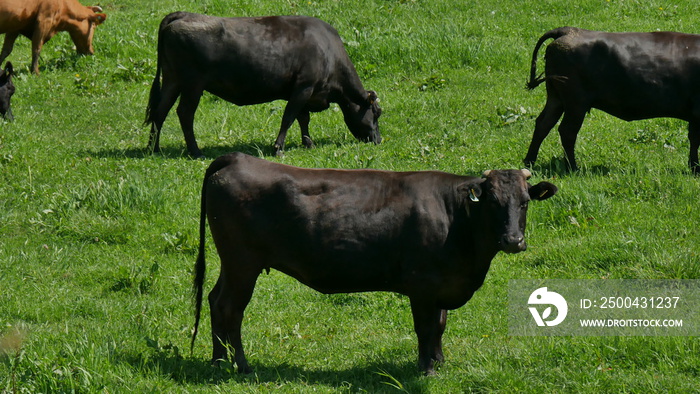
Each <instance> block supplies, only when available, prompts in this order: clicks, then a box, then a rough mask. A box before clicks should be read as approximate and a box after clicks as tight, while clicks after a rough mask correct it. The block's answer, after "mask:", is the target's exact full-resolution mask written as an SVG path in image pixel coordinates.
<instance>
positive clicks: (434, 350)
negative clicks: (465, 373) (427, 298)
mask: <svg viewBox="0 0 700 394" xmlns="http://www.w3.org/2000/svg"><path fill="white" fill-rule="evenodd" d="M411 311H412V312H413V325H414V329H415V331H416V335H417V336H418V367H419V368H420V369H421V371H423V372H424V373H425V374H426V375H435V362H439V363H440V362H443V361H444V358H445V357H444V355H443V353H442V334H443V333H444V332H445V325H446V323H447V311H446V310H444V309H440V308H437V307H435V306H433V305H432V304H426V303H423V302H420V301H415V300H411Z"/></svg>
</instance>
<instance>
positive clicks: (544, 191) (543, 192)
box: [540, 190, 549, 198]
mask: <svg viewBox="0 0 700 394" xmlns="http://www.w3.org/2000/svg"><path fill="white" fill-rule="evenodd" d="M547 193H549V190H543V191H542V193H540V198H542V197H544V196H546V195H547Z"/></svg>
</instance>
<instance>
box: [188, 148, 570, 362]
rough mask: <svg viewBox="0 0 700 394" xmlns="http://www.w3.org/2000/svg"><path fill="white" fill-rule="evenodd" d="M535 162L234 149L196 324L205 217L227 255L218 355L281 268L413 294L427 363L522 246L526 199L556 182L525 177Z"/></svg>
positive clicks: (212, 195) (214, 198) (212, 177)
mask: <svg viewBox="0 0 700 394" xmlns="http://www.w3.org/2000/svg"><path fill="white" fill-rule="evenodd" d="M529 176H530V173H529V171H527V170H494V171H487V172H485V173H484V176H483V177H482V178H477V177H467V176H459V175H452V174H448V173H444V172H437V171H419V172H389V171H377V170H330V169H304V168H297V167H292V166H287V165H282V164H277V163H273V162H268V161H265V160H261V159H258V158H254V157H251V156H247V155H244V154H242V153H232V154H229V155H226V156H221V157H219V158H218V159H216V160H215V161H214V162H213V163H212V164H211V166H210V167H209V169H208V170H207V172H206V175H205V177H204V185H203V187H202V205H201V222H200V244H199V256H198V258H197V263H196V265H195V278H194V292H195V329H194V333H193V336H192V345H194V341H195V338H196V335H197V330H198V327H199V318H200V311H201V303H202V295H203V289H202V284H203V282H204V273H205V261H204V250H205V227H206V220H207V218H208V219H209V227H210V229H211V233H212V238H213V239H214V243H215V244H216V248H217V250H218V252H219V257H220V258H221V272H220V276H219V279H218V281H217V282H216V285H215V286H214V288H213V290H212V291H211V292H210V293H209V305H210V309H211V324H212V338H213V357H212V361H213V362H216V361H217V360H219V359H224V358H226V357H227V349H228V346H231V348H232V349H233V350H234V361H235V363H236V364H237V365H238V371H239V372H245V373H247V372H250V371H251V368H250V366H249V365H248V361H247V360H246V357H245V355H244V352H243V345H242V343H241V322H242V320H243V311H244V310H245V308H246V306H247V305H248V302H249V301H250V299H251V296H252V294H253V288H254V287H255V282H256V280H257V278H258V275H260V273H261V272H262V271H263V270H267V271H268V272H269V270H270V269H271V268H274V269H276V270H279V271H282V272H284V273H286V274H288V275H290V276H292V277H294V278H296V279H297V280H299V281H300V282H302V283H304V284H306V285H307V286H309V287H311V288H313V289H315V290H317V291H320V292H322V293H347V292H362V291H391V292H397V293H400V294H404V295H406V296H408V297H409V299H410V302H411V309H412V311H413V321H414V326H415V331H416V334H417V336H418V359H419V366H420V368H421V370H423V371H424V372H425V373H426V374H433V373H434V363H435V362H436V361H437V362H441V361H442V360H443V353H442V334H443V331H444V330H445V323H446V319H447V310H448V309H456V308H459V307H461V306H462V305H464V304H465V303H466V302H467V301H469V299H470V298H471V297H472V295H473V294H474V292H475V291H476V290H477V289H478V288H479V287H480V286H481V285H482V283H483V282H484V278H485V277H486V273H487V271H488V269H489V265H490V263H491V260H492V259H493V257H494V256H495V255H496V253H498V251H504V252H507V253H517V252H520V251H523V250H525V248H526V244H525V240H524V231H525V219H526V213H527V207H528V201H530V200H531V199H532V200H544V199H547V198H549V197H551V196H553V195H554V194H555V193H556V192H557V187H556V186H554V185H553V184H551V183H548V182H540V183H538V184H536V185H534V186H531V185H529V184H528V183H527V182H526V179H527V178H528V177H529Z"/></svg>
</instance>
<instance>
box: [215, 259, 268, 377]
mask: <svg viewBox="0 0 700 394" xmlns="http://www.w3.org/2000/svg"><path fill="white" fill-rule="evenodd" d="M224 264H225V260H223V259H222V273H221V276H219V280H218V281H217V283H216V286H214V289H213V290H212V291H211V293H209V308H210V310H211V327H212V344H213V352H212V362H213V363H216V362H217V361H218V360H222V359H226V358H227V353H228V347H229V346H230V347H231V348H232V350H233V353H234V354H233V359H234V362H235V364H236V365H238V372H239V373H250V372H252V371H253V369H252V368H251V367H250V365H248V360H246V357H245V352H244V351H243V342H242V340H241V325H242V323H243V312H244V311H245V308H246V306H248V303H249V302H250V299H251V297H252V296H253V289H254V288H255V282H256V280H257V277H258V275H259V274H260V272H252V271H246V270H243V271H237V272H234V273H229V274H228V275H226V274H225V270H224Z"/></svg>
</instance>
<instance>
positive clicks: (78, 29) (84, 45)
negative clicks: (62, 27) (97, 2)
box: [68, 6, 107, 55]
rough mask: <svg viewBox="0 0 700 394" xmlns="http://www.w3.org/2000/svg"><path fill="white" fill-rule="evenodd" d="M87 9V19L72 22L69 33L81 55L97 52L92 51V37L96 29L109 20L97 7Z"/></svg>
mask: <svg viewBox="0 0 700 394" xmlns="http://www.w3.org/2000/svg"><path fill="white" fill-rule="evenodd" d="M86 8H87V13H86V14H85V17H84V18H76V19H74V20H72V21H71V22H70V23H71V28H70V29H68V32H69V33H70V37H71V38H72V39H73V43H74V44H75V49H76V51H77V52H78V53H79V54H81V55H92V54H93V53H95V50H94V49H92V36H93V35H94V34H95V27H96V26H97V25H99V24H101V23H102V22H104V21H105V20H106V19H107V14H103V13H102V8H100V7H97V6H95V7H86Z"/></svg>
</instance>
